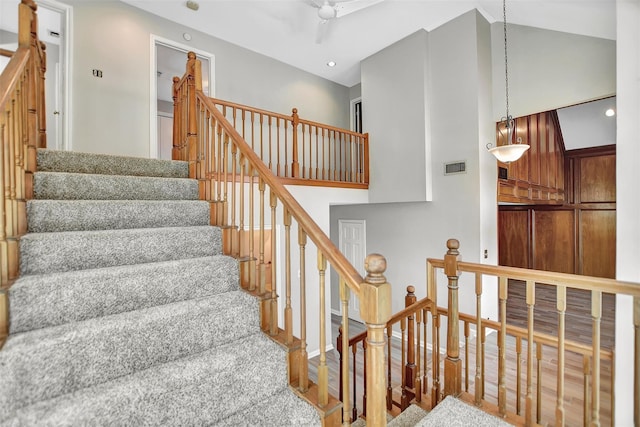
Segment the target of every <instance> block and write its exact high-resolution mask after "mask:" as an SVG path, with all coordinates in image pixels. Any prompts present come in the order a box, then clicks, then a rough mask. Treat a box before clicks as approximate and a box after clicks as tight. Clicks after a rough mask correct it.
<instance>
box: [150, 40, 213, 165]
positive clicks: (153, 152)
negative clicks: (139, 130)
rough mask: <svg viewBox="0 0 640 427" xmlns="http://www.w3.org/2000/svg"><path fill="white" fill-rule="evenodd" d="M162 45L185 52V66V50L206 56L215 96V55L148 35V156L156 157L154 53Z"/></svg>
mask: <svg viewBox="0 0 640 427" xmlns="http://www.w3.org/2000/svg"><path fill="white" fill-rule="evenodd" d="M158 44H160V45H163V46H166V47H169V48H171V49H175V50H180V51H183V52H184V53H185V62H184V63H185V67H186V64H187V60H186V58H187V56H186V53H187V52H190V51H191V52H194V53H195V54H196V55H198V56H200V57H202V58H207V59H208V60H209V96H211V97H213V96H215V87H216V85H215V81H214V79H213V77H214V72H213V70H214V69H215V56H214V55H213V54H212V53H209V52H205V51H203V50H199V49H196V48H194V47H193V46H188V45H185V44H182V43H178V42H176V41H174V40H170V39H166V38H164V37H161V36H158V35H155V34H151V37H150V58H151V60H150V63H151V66H150V67H149V68H150V71H149V87H150V89H149V158H152V159H157V158H158V119H157V116H158V104H157V100H158V87H157V82H156V77H157V73H158V58H157V53H156V45H158Z"/></svg>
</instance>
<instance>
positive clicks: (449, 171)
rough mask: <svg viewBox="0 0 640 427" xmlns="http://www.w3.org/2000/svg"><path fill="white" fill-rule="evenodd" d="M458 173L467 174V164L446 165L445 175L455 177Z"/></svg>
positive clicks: (463, 162) (452, 163) (453, 163)
mask: <svg viewBox="0 0 640 427" xmlns="http://www.w3.org/2000/svg"><path fill="white" fill-rule="evenodd" d="M458 173H467V162H465V161H461V162H451V163H445V164H444V174H445V175H454V174H458Z"/></svg>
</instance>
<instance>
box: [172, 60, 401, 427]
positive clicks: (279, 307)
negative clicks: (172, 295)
mask: <svg viewBox="0 0 640 427" xmlns="http://www.w3.org/2000/svg"><path fill="white" fill-rule="evenodd" d="M173 156H174V159H179V160H186V161H188V162H189V173H190V176H191V177H192V178H195V179H198V181H199V189H200V196H201V198H202V199H204V200H208V201H209V202H210V204H211V222H212V224H213V225H217V226H220V227H221V228H222V229H223V247H224V252H225V253H226V254H229V255H232V256H235V257H238V259H239V260H240V263H241V270H240V274H241V286H243V287H244V288H245V289H247V290H248V291H249V292H252V293H254V294H255V295H257V296H258V297H259V298H260V300H261V303H260V317H261V327H262V329H263V330H264V331H265V333H268V334H269V335H271V336H272V337H273V338H274V339H275V340H276V341H278V342H280V343H281V344H282V346H283V347H284V348H285V349H286V350H287V351H288V357H289V367H290V368H289V383H290V384H291V385H292V387H294V389H295V390H297V392H298V393H299V394H300V395H301V396H302V397H303V398H305V399H307V400H308V401H309V402H311V403H313V404H314V405H315V406H316V408H318V409H319V411H320V413H321V416H322V417H323V418H324V423H325V424H331V425H336V424H343V423H344V424H346V425H349V424H350V422H351V417H350V413H349V409H348V408H349V407H350V404H349V384H348V382H345V384H344V387H343V396H344V397H343V401H342V402H340V401H337V400H336V399H335V398H334V397H333V396H330V395H329V391H328V384H329V371H328V366H327V364H326V335H327V324H328V316H327V314H328V310H327V306H326V296H325V291H326V289H325V288H326V271H327V266H328V264H329V265H331V267H333V268H334V270H335V271H336V272H337V274H338V276H339V289H340V299H341V304H342V314H343V325H344V328H345V333H346V334H347V335H345V343H344V345H345V347H346V346H347V345H348V339H347V338H346V337H348V315H349V312H348V301H349V298H350V293H351V292H353V293H354V294H355V295H356V296H357V297H358V298H359V299H360V316H361V318H362V319H363V320H364V321H365V322H366V325H367V331H368V338H367V347H368V352H367V364H368V366H369V367H370V368H369V369H368V370H367V384H368V385H369V393H368V399H369V404H370V408H371V409H370V411H369V412H368V417H367V424H368V425H374V426H381V425H385V424H386V416H385V406H386V404H385V389H386V384H385V377H384V364H385V354H384V344H385V335H384V328H385V326H386V323H387V320H388V319H389V317H390V316H391V286H390V285H389V284H388V283H387V281H386V279H385V277H384V274H383V273H384V272H385V270H386V261H385V259H384V258H383V257H382V256H381V255H376V254H373V255H369V256H368V257H367V259H366V260H365V270H366V271H367V276H366V277H365V278H362V277H361V276H360V275H359V274H358V272H357V270H356V268H355V267H353V266H352V265H351V264H350V263H349V261H348V260H347V259H346V258H345V257H344V256H343V255H342V254H341V253H340V251H339V250H338V248H336V247H335V245H334V244H333V243H332V242H331V240H330V239H329V238H328V237H327V236H326V234H325V233H324V232H323V231H322V229H321V228H320V227H319V226H318V225H317V224H316V223H315V222H314V221H313V219H312V218H311V217H310V216H309V214H308V213H307V212H306V211H305V210H304V209H303V208H302V206H301V205H300V204H299V203H298V201H297V200H296V199H295V198H294V197H293V196H292V195H291V194H290V193H289V191H288V190H287V189H286V188H285V186H284V185H283V183H282V182H281V179H280V178H279V177H277V176H276V175H275V174H274V173H273V172H272V171H271V170H270V169H269V167H268V166H267V165H266V164H265V163H264V161H263V160H262V159H261V158H260V157H259V156H258V155H257V154H256V153H255V151H254V149H252V147H251V146H250V145H249V144H248V143H247V142H246V141H245V140H244V138H243V137H242V135H240V134H239V133H238V131H237V130H236V128H235V127H234V126H233V124H232V123H230V122H229V121H228V120H227V119H226V118H225V117H224V115H223V113H222V112H221V111H220V109H219V108H218V106H217V105H216V104H215V102H214V100H212V99H211V98H208V97H206V96H205V95H204V94H203V92H202V79H201V71H200V61H198V60H197V59H196V56H195V54H194V53H193V52H190V53H189V54H188V61H187V70H186V73H185V75H184V76H183V77H182V78H177V77H176V78H174V150H173ZM247 193H248V194H247ZM256 205H257V206H256ZM256 216H257V217H258V218H255V217H256ZM278 217H280V218H282V219H281V220H279V219H278ZM267 223H268V224H267ZM276 224H282V227H283V228H284V238H283V239H281V240H282V241H281V244H282V246H283V247H284V253H285V255H284V260H283V262H282V263H281V264H282V265H284V269H283V270H284V271H283V272H282V273H283V274H279V273H280V272H279V271H276V270H277V268H278V266H279V265H280V264H278V263H277V262H276V257H277V254H278V253H277V246H276V238H275V235H274V234H273V231H274V229H275V227H276ZM266 225H270V228H268V227H267V226H266ZM292 233H293V234H294V235H297V246H298V250H297V251H295V249H293V248H292V246H293V245H292V244H291V234H292ZM270 237H272V238H270ZM269 238H270V247H267V241H268V240H269ZM308 240H311V242H312V243H313V246H311V245H308ZM256 246H257V247H256ZM312 250H315V251H316V252H317V260H316V261H317V263H314V264H316V265H315V268H314V269H315V270H316V271H317V276H315V278H317V287H316V286H314V285H315V283H314V282H315V280H314V278H313V276H312V275H311V274H309V276H307V267H309V264H308V262H307V260H306V257H307V253H308V252H312ZM268 253H270V257H271V259H270V260H269V259H268V257H267V256H266V255H267V254H268ZM296 262H299V265H298V267H297V269H298V275H297V276H298V280H297V283H294V282H295V281H294V280H292V276H293V275H292V269H293V268H295V267H294V264H295V263H296ZM312 268H313V267H312ZM312 268H309V270H310V271H309V273H311V269H312ZM268 272H269V273H270V274H267V273H268ZM281 276H282V280H281V279H280V277H281ZM308 279H309V280H308ZM307 281H309V284H307ZM294 284H297V285H298V289H296V291H297V292H295V294H294ZM309 291H310V292H313V293H312V294H309V295H307V294H308V292H309ZM278 293H280V294H284V298H283V299H281V298H280V297H279V295H278ZM296 299H298V300H299V304H295V300H296ZM311 301H314V303H313V304H311ZM283 303H284V304H283ZM283 306H284V309H283ZM310 308H314V309H315V308H318V311H319V314H318V317H317V319H314V320H313V321H312V322H307V311H308V310H309V309H310ZM294 314H295V315H296V321H294ZM279 318H281V319H282V320H280V319H279ZM308 323H309V324H314V325H317V327H318V329H319V339H318V341H319V342H318V348H319V353H320V354H319V357H320V365H319V367H318V374H317V383H313V381H312V380H310V378H309V374H308V371H309V364H308V354H307V347H308V343H307V335H308V332H309V330H308V328H307V325H308ZM349 369H350V368H349V364H348V359H344V360H343V364H342V366H341V370H342V371H343V372H349ZM341 409H342V410H341Z"/></svg>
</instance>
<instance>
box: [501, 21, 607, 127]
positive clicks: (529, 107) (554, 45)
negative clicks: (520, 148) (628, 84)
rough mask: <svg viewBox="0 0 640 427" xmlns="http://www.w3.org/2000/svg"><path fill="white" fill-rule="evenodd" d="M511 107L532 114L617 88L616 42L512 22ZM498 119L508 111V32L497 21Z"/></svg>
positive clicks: (512, 110) (515, 114)
mask: <svg viewBox="0 0 640 427" xmlns="http://www.w3.org/2000/svg"><path fill="white" fill-rule="evenodd" d="M507 39H508V46H507V48H508V58H509V112H510V114H511V115H512V116H513V117H520V116H527V115H529V114H533V113H539V112H542V111H548V110H552V109H556V108H560V107H566V106H568V105H574V104H578V103H581V102H585V101H591V100H594V99H599V98H604V97H606V96H611V95H615V93H616V42H615V40H606V39H600V38H596V37H586V36H579V35H576V34H569V33H562V32H558V31H550V30H543V29H540V28H534V27H527V26H523V25H508V26H507ZM492 46H493V54H492V58H493V81H494V82H497V83H498V84H495V85H493V96H494V98H493V99H494V102H493V106H494V112H493V118H494V121H496V122H497V121H499V120H500V118H501V117H504V115H505V114H506V111H505V87H504V32H503V24H502V22H496V23H494V24H492Z"/></svg>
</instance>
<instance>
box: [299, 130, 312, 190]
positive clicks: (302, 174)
mask: <svg viewBox="0 0 640 427" xmlns="http://www.w3.org/2000/svg"><path fill="white" fill-rule="evenodd" d="M300 130H301V132H302V134H301V140H302V170H301V172H300V178H308V176H307V162H306V160H307V159H306V156H305V153H306V147H307V142H306V141H305V137H304V130H305V125H304V124H302V126H300ZM309 137H311V133H309Z"/></svg>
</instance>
